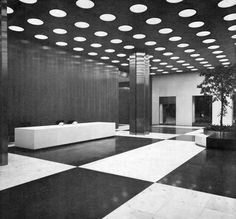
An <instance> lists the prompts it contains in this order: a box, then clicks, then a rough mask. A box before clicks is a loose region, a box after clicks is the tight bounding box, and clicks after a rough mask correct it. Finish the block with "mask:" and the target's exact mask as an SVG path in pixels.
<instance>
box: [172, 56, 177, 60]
mask: <svg viewBox="0 0 236 219" xmlns="http://www.w3.org/2000/svg"><path fill="white" fill-rule="evenodd" d="M170 59H172V60H177V59H179V57H178V56H173V57H171V58H170Z"/></svg>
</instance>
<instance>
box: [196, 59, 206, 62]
mask: <svg viewBox="0 0 236 219" xmlns="http://www.w3.org/2000/svg"><path fill="white" fill-rule="evenodd" d="M195 60H196V61H198V62H200V61H203V60H204V58H196V59H195Z"/></svg>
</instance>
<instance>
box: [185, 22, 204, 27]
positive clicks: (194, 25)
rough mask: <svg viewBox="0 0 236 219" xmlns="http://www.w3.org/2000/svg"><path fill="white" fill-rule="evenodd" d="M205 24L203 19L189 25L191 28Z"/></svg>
mask: <svg viewBox="0 0 236 219" xmlns="http://www.w3.org/2000/svg"><path fill="white" fill-rule="evenodd" d="M203 25H204V22H203V21H194V22H192V23H190V24H189V25H188V26H189V27H191V28H198V27H202V26H203Z"/></svg>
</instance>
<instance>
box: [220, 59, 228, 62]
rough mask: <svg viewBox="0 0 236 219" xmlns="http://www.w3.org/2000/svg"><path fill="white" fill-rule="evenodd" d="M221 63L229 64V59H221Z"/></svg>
mask: <svg viewBox="0 0 236 219" xmlns="http://www.w3.org/2000/svg"><path fill="white" fill-rule="evenodd" d="M219 61H220V62H228V61H229V60H228V59H220V60H219Z"/></svg>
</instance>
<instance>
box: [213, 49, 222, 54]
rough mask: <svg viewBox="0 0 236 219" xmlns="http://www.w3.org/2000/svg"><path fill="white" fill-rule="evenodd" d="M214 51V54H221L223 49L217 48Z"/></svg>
mask: <svg viewBox="0 0 236 219" xmlns="http://www.w3.org/2000/svg"><path fill="white" fill-rule="evenodd" d="M212 53H213V54H221V53H223V51H221V50H216V51H213V52H212Z"/></svg>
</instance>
